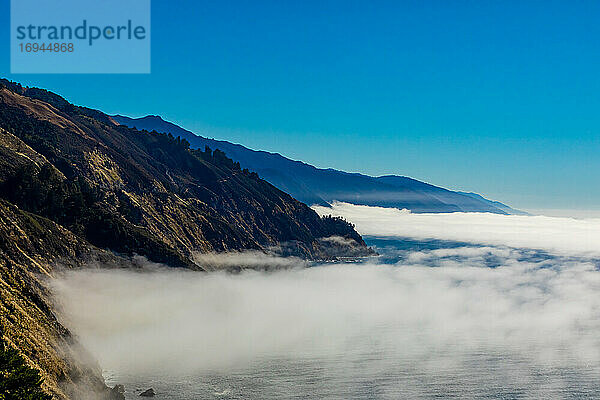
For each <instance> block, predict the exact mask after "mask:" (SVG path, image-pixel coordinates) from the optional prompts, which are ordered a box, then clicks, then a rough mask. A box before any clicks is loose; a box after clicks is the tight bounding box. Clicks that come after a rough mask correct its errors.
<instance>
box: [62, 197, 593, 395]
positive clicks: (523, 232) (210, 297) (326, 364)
mask: <svg viewBox="0 0 600 400" xmlns="http://www.w3.org/2000/svg"><path fill="white" fill-rule="evenodd" d="M343 207H346V209H345V211H348V210H350V211H351V212H355V213H358V211H359V210H356V209H354V208H352V207H357V206H346V205H344V206H343ZM334 210H335V208H334ZM338 211H339V209H338ZM360 211H361V212H363V213H367V212H368V213H370V214H369V215H368V216H364V215H363V217H362V219H361V218H350V217H349V216H348V215H345V216H346V217H347V218H348V219H349V220H351V221H352V222H355V223H356V224H357V228H358V230H359V232H361V233H363V234H365V233H366V234H369V235H372V236H370V237H368V238H367V241H368V242H369V243H370V244H371V245H373V246H375V247H376V248H377V250H378V252H379V253H380V254H381V256H379V257H375V258H370V259H367V260H364V261H363V262H360V263H349V264H326V265H318V266H313V267H311V268H304V267H301V266H299V267H298V268H292V269H286V270H281V271H275V272H255V271H244V272H242V273H239V274H227V273H223V272H212V273H209V274H204V273H196V272H190V271H176V270H169V269H165V268H155V267H154V268H151V269H149V270H148V271H145V272H131V271H125V270H114V271H106V270H89V271H77V272H73V273H70V274H68V275H65V277H64V278H63V279H61V280H59V281H57V282H56V284H55V287H54V289H55V293H56V299H57V302H58V303H59V304H60V307H61V313H62V315H63V317H64V318H66V320H67V322H68V324H69V326H70V327H71V328H72V329H73V331H74V332H75V333H76V334H77V335H79V337H80V339H81V341H82V342H83V344H84V345H85V346H86V347H87V348H88V349H89V350H91V351H92V353H93V354H94V355H95V356H96V357H97V358H98V360H99V362H100V364H101V365H102V367H103V368H104V369H105V370H106V374H105V375H106V377H107V380H108V381H109V383H117V382H118V383H123V384H125V386H126V389H127V396H128V398H131V399H133V398H139V397H137V394H138V393H139V391H140V390H142V389H146V388H148V387H153V388H154V389H155V390H156V391H157V393H158V394H157V396H156V397H155V398H157V399H204V398H207V399H210V398H239V399H241V398H244V399H247V398H250V399H270V398H271V399H276V398H315V399H321V398H339V399H348V398H361V399H373V398H382V399H384V398H386V399H387V398H390V399H392V398H402V397H404V398H432V397H436V396H437V397H457V398H458V397H460V398H582V397H590V398H595V397H598V396H600V384H599V383H598V381H597V377H598V376H599V373H600V335H598V332H599V331H600V296H599V295H598V294H599V291H600V275H599V274H598V267H599V266H600V262H599V260H598V258H597V257H596V256H595V252H594V246H592V244H593V243H594V241H595V243H596V245H597V246H596V249H598V248H600V246H599V243H598V241H597V236H592V237H589V238H587V239H586V240H587V242H586V244H585V245H580V244H572V243H571V244H568V245H567V244H564V243H563V244H561V243H560V241H559V240H558V239H557V238H556V237H554V236H553V232H554V230H553V229H551V227H550V228H549V227H548V221H545V220H536V218H537V217H519V218H522V220H519V224H518V226H519V227H520V228H519V229H520V231H519V232H520V233H518V234H516V233H515V234H513V235H512V236H513V238H512V239H511V238H510V235H509V234H508V232H509V231H510V226H511V224H513V221H514V220H513V217H506V216H490V215H487V214H474V215H469V216H468V218H467V220H468V222H469V224H471V226H472V228H465V227H464V226H463V227H461V228H457V227H452V225H451V224H450V225H449V224H448V219H449V218H454V217H457V216H456V215H439V216H428V217H427V224H420V225H419V226H417V221H416V220H415V219H411V218H412V217H413V216H412V215H410V214H403V213H400V214H398V215H399V216H396V217H394V216H391V217H389V216H388V217H387V218H384V217H383V216H381V211H382V210H378V209H376V208H362V209H360ZM383 212H388V211H387V210H383ZM329 213H331V210H330V212H329ZM338 214H342V215H343V213H341V212H340V213H338ZM463 215H464V214H463ZM405 217H409V218H405ZM436 217H439V218H436ZM496 218H499V219H496ZM492 219H493V221H494V222H493V223H492V224H490V220H492ZM436 221H438V222H437V224H438V225H437V230H436ZM501 221H504V223H502V222H501ZM569 221H570V220H568V219H566V220H565V221H559V222H563V224H562V225H561V226H562V227H563V230H565V231H566V232H565V231H563V232H558V231H557V232H558V233H559V234H561V235H567V234H570V235H575V236H577V235H580V236H579V237H583V236H585V235H584V234H583V233H582V232H583V230H582V228H581V227H580V225H576V224H575V225H570V224H569ZM573 221H574V220H573ZM587 222H589V223H590V224H592V225H593V224H594V223H595V222H594V221H587ZM410 224H415V226H413V230H414V231H415V232H416V233H415V234H413V235H412V237H411V234H410V231H411V227H410ZM456 224H458V222H456ZM377 226H380V228H379V231H377ZM399 226H402V227H401V228H399ZM425 229H427V232H426V235H425V234H423V233H422V232H423V230H425ZM477 229H479V230H480V231H481V234H480V235H479V237H478V239H477V240H474V239H473V236H472V235H474V230H477ZM535 229H537V230H538V231H537V235H536V234H535V232H532V231H531V230H535ZM594 229H595V228H594ZM594 229H592V230H590V231H589V232H590V234H595V235H598V234H599V232H598V231H594ZM465 230H467V231H468V232H467V233H466V234H465ZM584 230H585V229H584ZM395 231H398V232H397V233H396V234H395V235H394V234H393V232H395ZM378 232H379V233H378ZM407 233H408V234H407ZM502 237H506V238H507V241H508V242H510V246H509V245H506V244H503V243H501V238H502ZM514 237H518V239H515V238H514ZM533 238H535V243H533ZM519 240H520V241H522V242H523V243H521V244H520V245H519V246H515V244H517V243H516V242H517V241H519ZM486 241H487V244H485V243H483V242H486ZM530 242H531V244H535V246H531V247H527V246H526V245H525V243H530ZM245 256H246V257H256V256H257V255H256V254H252V253H250V254H247V255H245ZM236 257H237V258H239V257H242V254H237V255H236ZM263 261H264V260H263ZM289 261H290V260H286V261H280V262H279V264H282V265H287V263H288V262H289ZM224 262H225V263H231V257H229V258H227V260H226V261H224ZM257 262H258V261H257V260H244V261H243V263H244V264H250V265H252V264H253V263H257Z"/></svg>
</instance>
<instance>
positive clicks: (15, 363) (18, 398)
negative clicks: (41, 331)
mask: <svg viewBox="0 0 600 400" xmlns="http://www.w3.org/2000/svg"><path fill="white" fill-rule="evenodd" d="M41 383H42V378H41V377H40V374H39V373H38V371H36V370H35V369H33V368H31V367H29V366H28V365H27V364H26V363H25V360H24V359H23V357H21V355H20V354H19V352H18V351H17V350H15V349H13V348H12V347H10V346H8V345H7V344H6V343H5V342H4V340H2V339H1V338H0V400H51V399H52V396H50V395H48V394H46V393H44V391H43V390H42V388H41V386H40V385H41Z"/></svg>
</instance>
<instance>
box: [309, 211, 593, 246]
mask: <svg viewBox="0 0 600 400" xmlns="http://www.w3.org/2000/svg"><path fill="white" fill-rule="evenodd" d="M312 208H313V209H314V210H315V211H317V212H318V213H319V214H320V215H328V214H332V215H334V216H341V217H344V218H346V219H347V220H348V221H351V222H352V223H354V224H355V225H356V229H357V230H358V231H359V233H360V234H362V235H373V236H397V237H410V238H416V239H441V240H455V241H464V242H470V243H482V244H493V245H502V246H510V247H523V248H535V249H542V250H547V251H551V252H554V253H558V254H563V255H566V254H570V255H573V254H582V255H585V254H587V255H591V256H600V219H574V218H564V217H563V218H559V217H545V216H521V215H499V214H488V213H449V214H413V213H411V212H410V211H408V210H398V209H396V208H383V207H370V206H361V205H354V204H349V203H342V202H335V203H333V205H332V207H331V208H328V207H322V206H313V207H312Z"/></svg>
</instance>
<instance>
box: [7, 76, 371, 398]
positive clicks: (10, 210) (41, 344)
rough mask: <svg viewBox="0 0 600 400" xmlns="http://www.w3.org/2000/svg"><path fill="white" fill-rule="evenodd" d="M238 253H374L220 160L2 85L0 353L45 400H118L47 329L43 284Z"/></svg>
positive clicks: (72, 341) (48, 96) (343, 229)
mask: <svg viewBox="0 0 600 400" xmlns="http://www.w3.org/2000/svg"><path fill="white" fill-rule="evenodd" d="M331 237H334V239H335V238H337V237H343V238H345V239H346V240H343V241H341V240H337V239H335V240H328V239H329V238H331ZM339 243H344V244H343V245H340V244H339ZM348 243H350V244H348ZM246 249H253V250H263V251H269V252H273V253H276V254H283V255H288V254H292V255H297V256H302V257H305V258H309V259H333V258H336V257H341V256H346V255H352V256H361V255H368V254H371V253H372V251H371V250H370V249H368V248H367V247H366V245H365V243H364V241H363V240H362V238H361V237H360V235H359V234H358V233H357V232H356V231H355V230H354V228H353V227H352V225H350V224H349V223H347V222H346V221H343V220H341V219H337V218H330V217H326V218H321V217H319V216H318V215H317V214H316V213H315V212H314V211H313V210H311V209H310V208H309V207H308V206H306V205H305V204H303V203H300V202H299V201H297V200H295V199H293V198H292V197H291V196H289V195H288V194H286V193H284V192H282V191H280V190H279V189H277V188H275V187H274V186H272V185H270V184H269V183H267V182H265V181H264V180H262V179H260V178H259V177H258V175H257V174H256V173H254V172H251V171H248V170H247V169H242V168H241V167H240V165H239V164H237V163H234V162H233V161H232V160H231V159H229V158H228V157H227V156H226V155H225V154H224V153H223V152H222V151H218V150H215V151H212V150H210V149H205V150H191V149H190V148H189V143H187V142H186V141H185V140H182V139H181V138H174V137H173V136H171V135H167V134H163V133H156V132H152V133H151V132H146V131H142V132H140V131H138V130H136V129H132V128H128V127H125V126H117V125H115V124H114V123H113V122H112V120H111V119H110V118H108V117H107V116H106V115H104V114H102V113H101V112H98V111H95V110H91V109H87V108H83V107H77V106H74V105H72V104H70V103H68V102H67V101H66V100H64V99H63V98H61V97H60V96H58V95H56V94H53V93H50V92H47V91H45V90H41V89H36V88H23V87H21V86H20V85H18V84H14V83H11V82H8V81H6V80H0V334H1V338H0V339H2V341H5V342H6V343H7V345H8V346H9V347H10V348H15V349H17V350H18V351H19V353H20V354H21V355H22V356H23V357H24V359H25V361H26V362H27V364H29V365H30V366H32V367H34V368H36V369H37V370H39V371H40V372H41V375H42V377H43V379H44V383H43V387H44V389H45V390H46V391H47V392H48V393H51V394H52V395H53V396H54V397H55V398H56V399H76V400H86V399H88V398H89V397H88V396H93V399H94V400H97V399H109V398H114V399H119V398H122V396H121V395H120V394H119V393H118V391H116V392H115V391H111V390H109V389H108V388H106V387H105V385H104V383H103V379H102V376H101V373H100V369H99V367H98V366H97V365H96V364H95V362H94V361H93V360H92V359H91V358H90V357H89V356H88V355H86V352H85V351H84V350H83V349H82V348H80V346H79V345H78V343H77V340H76V338H74V337H73V336H72V335H71V333H70V332H69V331H68V329H67V328H65V326H63V323H62V322H61V321H59V320H58V319H57V318H56V313H55V309H54V307H55V305H54V304H53V303H52V301H51V296H50V292H49V291H48V288H47V283H48V282H49V280H52V279H53V278H54V277H55V276H56V275H57V274H60V273H61V272H62V271H63V270H65V269H69V268H79V267H82V266H87V265H90V264H97V265H102V266H111V267H115V266H122V267H132V266H134V264H132V259H133V258H134V257H133V256H135V255H142V256H145V257H147V258H148V259H150V260H152V261H155V262H161V263H165V264H167V265H169V266H172V267H184V268H192V269H203V266H202V265H201V264H197V263H195V262H194V261H193V260H194V259H195V257H194V254H195V253H196V252H212V251H227V250H246ZM196 259H197V258H196ZM0 397H1V395H0Z"/></svg>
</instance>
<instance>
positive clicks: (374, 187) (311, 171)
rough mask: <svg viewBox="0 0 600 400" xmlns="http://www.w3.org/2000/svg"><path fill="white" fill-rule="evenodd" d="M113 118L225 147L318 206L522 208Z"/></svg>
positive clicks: (149, 121) (200, 144)
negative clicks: (340, 169) (347, 203)
mask: <svg viewBox="0 0 600 400" xmlns="http://www.w3.org/2000/svg"><path fill="white" fill-rule="evenodd" d="M111 118H112V120H113V121H115V122H116V123H119V124H123V125H126V126H130V127H137V128H139V129H146V130H150V131H151V130H156V131H157V132H166V133H171V134H173V135H175V136H181V137H182V138H185V139H186V140H187V141H189V142H190V144H191V146H192V147H196V148H204V146H209V147H211V148H213V149H220V150H222V151H224V152H225V153H227V154H228V156H229V157H231V158H233V159H234V160H236V161H239V162H240V164H241V165H242V166H243V167H246V168H249V169H251V170H253V171H256V172H258V174H259V175H260V176H261V177H262V178H264V179H266V180H267V181H269V182H270V183H272V184H273V185H275V186H277V187H278V188H279V189H281V190H283V191H285V192H287V193H290V194H292V195H293V196H294V197H295V198H297V199H299V200H300V201H302V202H304V203H306V204H309V205H312V204H320V205H327V203H328V202H331V201H333V200H338V201H346V202H350V203H354V204H364V205H371V206H382V207H396V208H407V209H409V210H411V211H413V212H433V213H439V212H456V211H466V212H491V213H497V214H512V213H513V211H514V213H519V211H517V210H513V209H511V208H510V207H508V206H506V205H503V206H504V207H500V206H499V204H495V202H492V201H489V200H487V199H484V198H483V197H481V198H476V197H474V196H468V195H465V194H464V193H460V192H453V191H450V190H446V189H443V188H440V187H437V186H433V185H429V184H426V183H424V182H420V181H418V180H415V179H411V178H407V177H402V176H384V177H378V178H375V177H371V176H367V175H363V174H356V173H354V174H352V173H347V172H342V171H337V170H334V169H320V168H315V167H313V166H312V165H309V164H305V163H303V162H300V161H293V160H290V159H288V158H285V157H283V156H282V155H280V154H276V153H268V152H265V151H254V150H250V149H248V148H246V147H244V146H241V145H239V144H233V143H229V142H226V141H222V140H215V139H209V138H205V137H202V136H197V135H195V134H193V133H192V132H190V131H187V130H185V129H183V128H181V127H179V126H177V125H175V124H172V123H170V122H167V121H164V120H163V119H162V118H160V117H159V116H155V115H150V116H147V117H143V118H129V117H124V116H121V115H114V116H112V117H111Z"/></svg>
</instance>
